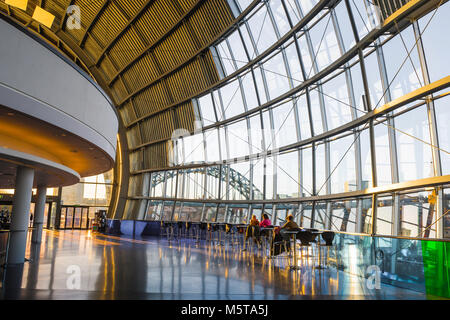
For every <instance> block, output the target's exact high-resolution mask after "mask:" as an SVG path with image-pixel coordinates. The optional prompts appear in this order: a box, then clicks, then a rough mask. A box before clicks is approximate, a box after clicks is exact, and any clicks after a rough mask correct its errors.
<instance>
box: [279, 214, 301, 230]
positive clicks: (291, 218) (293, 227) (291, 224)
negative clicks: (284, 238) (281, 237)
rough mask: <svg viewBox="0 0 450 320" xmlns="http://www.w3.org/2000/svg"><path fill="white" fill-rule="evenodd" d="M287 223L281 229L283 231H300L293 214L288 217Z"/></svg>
mask: <svg viewBox="0 0 450 320" xmlns="http://www.w3.org/2000/svg"><path fill="white" fill-rule="evenodd" d="M286 220H287V221H286V223H285V224H284V225H283V226H282V227H281V228H280V229H281V230H283V229H285V230H289V231H291V230H300V227H299V226H298V224H296V223H295V222H294V216H293V215H292V214H290V215H288V216H287V217H286Z"/></svg>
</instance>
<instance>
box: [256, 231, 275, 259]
mask: <svg viewBox="0 0 450 320" xmlns="http://www.w3.org/2000/svg"><path fill="white" fill-rule="evenodd" d="M273 229H275V227H274V226H269V227H264V228H261V233H260V236H261V242H262V248H263V252H265V253H266V255H267V256H270V250H267V248H270V242H271V241H272V233H273Z"/></svg>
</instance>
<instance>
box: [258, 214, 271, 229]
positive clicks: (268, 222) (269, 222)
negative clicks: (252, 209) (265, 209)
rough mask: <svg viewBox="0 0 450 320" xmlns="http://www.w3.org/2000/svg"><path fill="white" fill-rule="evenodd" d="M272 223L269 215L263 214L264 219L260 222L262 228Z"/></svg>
mask: <svg viewBox="0 0 450 320" xmlns="http://www.w3.org/2000/svg"><path fill="white" fill-rule="evenodd" d="M271 225H272V222H271V221H270V219H269V215H268V214H267V213H264V214H263V219H262V221H261V223H260V224H259V226H260V227H261V228H267V227H270V226H271Z"/></svg>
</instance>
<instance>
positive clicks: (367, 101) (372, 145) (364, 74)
mask: <svg viewBox="0 0 450 320" xmlns="http://www.w3.org/2000/svg"><path fill="white" fill-rule="evenodd" d="M345 6H346V9H347V13H348V17H349V19H350V24H351V27H352V31H353V36H354V39H355V41H356V43H357V44H358V43H359V42H360V39H359V35H358V29H357V27H356V22H355V18H354V16H353V12H352V9H351V6H350V3H349V0H345ZM358 57H359V64H360V67H361V78H362V81H363V85H364V93H365V97H364V102H365V109H366V111H368V112H370V111H372V106H371V102H370V91H369V85H368V80H367V72H366V67H365V63H364V54H363V51H362V49H361V48H360V49H359V50H358ZM369 136H370V155H371V163H372V168H371V169H372V186H373V187H377V186H378V179H377V161H376V153H375V133H374V127H373V119H370V120H369ZM376 211H377V195H376V194H373V195H372V230H371V231H370V233H371V234H372V235H373V234H374V233H375V230H376V228H375V223H376Z"/></svg>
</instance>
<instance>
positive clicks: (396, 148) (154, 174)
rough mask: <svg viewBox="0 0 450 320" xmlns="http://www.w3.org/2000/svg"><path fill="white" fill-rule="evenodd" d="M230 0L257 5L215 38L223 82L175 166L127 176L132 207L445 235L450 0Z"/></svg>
mask: <svg viewBox="0 0 450 320" xmlns="http://www.w3.org/2000/svg"><path fill="white" fill-rule="evenodd" d="M229 2H230V6H232V7H234V8H237V10H239V11H240V12H236V13H235V14H236V17H237V16H240V15H239V14H240V13H242V12H244V10H245V9H246V8H248V9H247V10H246V11H248V14H246V15H245V16H244V17H243V18H242V19H241V21H239V24H238V25H237V26H235V27H233V29H232V30H229V32H228V33H227V34H226V36H224V37H223V38H222V39H220V40H219V41H218V42H217V43H216V44H215V45H214V46H213V47H211V52H212V54H213V57H214V61H215V63H216V67H217V70H218V72H219V74H220V76H221V81H220V82H219V83H218V84H217V86H216V87H215V88H214V89H212V90H210V91H208V92H204V93H203V94H201V95H200V96H198V97H197V98H196V99H194V100H193V105H194V109H195V110H194V113H195V115H196V123H195V128H196V131H195V132H194V133H193V134H192V133H188V132H177V133H175V134H174V136H173V139H172V141H171V142H170V158H171V165H172V168H167V170H159V171H151V170H149V171H146V172H139V173H135V175H134V176H133V177H132V179H131V181H130V188H129V189H130V190H129V201H128V208H127V209H126V212H133V217H128V218H134V219H144V220H159V219H169V220H170V219H173V220H186V219H189V220H195V221H200V220H201V221H226V222H244V221H248V219H249V217H250V215H251V214H256V215H257V216H260V215H261V214H262V213H263V212H266V213H268V214H269V215H270V216H271V217H272V220H273V222H275V223H276V224H281V223H282V222H283V221H284V219H285V217H286V215H287V214H293V215H295V217H296V220H297V222H299V223H300V224H301V225H302V226H304V227H314V228H319V229H331V230H338V231H346V232H356V233H369V234H381V235H395V236H401V235H403V236H409V237H446V236H448V230H449V229H448V228H449V227H450V225H448V221H449V220H448V219H447V213H448V189H447V187H448V185H449V182H450V179H449V174H450V158H449V151H450V141H449V137H450V133H449V129H448V123H449V122H450V112H449V111H448V110H450V109H449V108H448V107H449V103H450V98H449V96H448V87H449V86H450V84H449V83H450V80H449V74H450V72H449V71H450V67H449V64H448V63H447V60H448V59H446V57H445V55H446V53H448V52H449V51H450V45H449V44H448V42H446V41H442V40H441V39H440V35H441V34H442V32H445V30H447V31H450V25H449V22H448V19H447V17H448V16H449V15H450V4H449V3H446V2H441V3H437V4H436V5H435V6H434V7H432V8H430V7H427V8H424V7H425V6H424V4H425V3H427V1H418V2H416V3H414V4H413V5H412V6H409V8H410V9H408V10H410V11H408V10H406V11H405V10H402V9H400V6H398V8H397V7H396V8H390V10H391V11H389V10H387V9H386V8H385V7H384V6H383V4H384V2H383V1H325V0H322V1H319V0H270V1H260V2H258V3H257V2H255V1H241V0H238V1H237V0H230V1H229ZM400 2H401V4H403V5H405V4H406V3H407V2H408V1H400ZM250 8H251V9H250ZM397 9H400V11H396V10H397ZM408 16H409V17H411V16H415V17H416V18H417V19H413V21H412V20H411V19H409V18H408ZM394 17H395V19H394ZM411 21H412V22H411Z"/></svg>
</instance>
